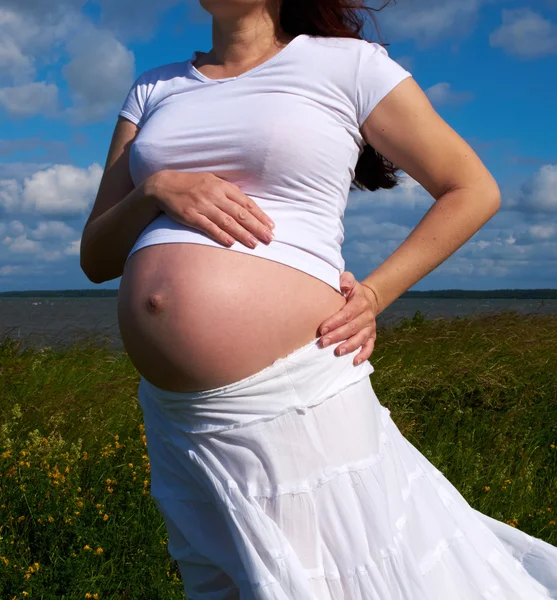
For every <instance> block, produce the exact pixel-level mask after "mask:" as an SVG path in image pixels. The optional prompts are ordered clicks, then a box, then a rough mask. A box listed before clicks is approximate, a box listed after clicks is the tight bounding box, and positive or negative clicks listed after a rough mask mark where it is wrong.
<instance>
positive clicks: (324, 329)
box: [321, 327, 329, 335]
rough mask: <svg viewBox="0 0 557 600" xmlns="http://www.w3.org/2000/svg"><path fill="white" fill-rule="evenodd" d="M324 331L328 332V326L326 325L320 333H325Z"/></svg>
mask: <svg viewBox="0 0 557 600" xmlns="http://www.w3.org/2000/svg"><path fill="white" fill-rule="evenodd" d="M326 333H329V328H328V327H324V328H323V331H322V332H321V335H325V334H326Z"/></svg>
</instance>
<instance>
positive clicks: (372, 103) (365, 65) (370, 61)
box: [356, 40, 412, 127]
mask: <svg viewBox="0 0 557 600" xmlns="http://www.w3.org/2000/svg"><path fill="white" fill-rule="evenodd" d="M407 77H412V74H411V73H410V72H409V71H407V70H406V69H404V68H403V67H402V66H401V65H399V64H398V63H397V62H396V61H394V60H393V59H392V58H391V57H390V56H389V54H388V52H387V50H386V49H385V48H384V47H383V46H381V45H379V44H377V43H375V42H368V41H365V40H362V44H361V53H360V62H359V65H358V76H357V82H356V111H357V118H358V125H359V127H361V126H362V125H363V124H364V122H365V120H366V119H367V118H368V117H369V115H370V114H371V112H372V111H373V109H374V108H375V107H376V106H377V104H379V102H380V101H381V100H382V99H383V98H384V97H385V96H386V95H387V94H388V93H389V92H390V91H391V90H392V89H393V88H394V87H396V86H397V85H398V84H399V83H400V82H401V81H402V80H403V79H406V78H407Z"/></svg>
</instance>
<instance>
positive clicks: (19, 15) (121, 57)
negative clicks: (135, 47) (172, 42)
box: [0, 0, 159, 124]
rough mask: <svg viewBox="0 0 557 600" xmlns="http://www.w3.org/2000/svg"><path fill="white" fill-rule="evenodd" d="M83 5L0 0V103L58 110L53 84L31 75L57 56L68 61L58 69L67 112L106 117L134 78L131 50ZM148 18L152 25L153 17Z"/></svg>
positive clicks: (80, 118)
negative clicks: (0, 0)
mask: <svg viewBox="0 0 557 600" xmlns="http://www.w3.org/2000/svg"><path fill="white" fill-rule="evenodd" d="M82 6H83V3H82V2H76V1H73V0H71V1H66V0H54V1H52V2H46V1H39V0H27V1H26V2H15V0H4V1H3V7H2V8H0V106H3V107H4V108H5V109H6V110H7V111H8V112H9V114H10V115H11V116H13V117H19V118H25V117H31V116H34V115H37V114H45V115H47V116H54V115H55V114H56V113H57V107H58V88H57V86H56V85H55V84H54V83H47V82H43V81H34V79H35V77H36V72H37V68H38V66H39V65H51V64H55V63H59V62H61V61H67V62H66V64H65V65H64V66H63V67H62V74H63V75H64V76H65V77H66V79H67V81H68V86H69V90H70V93H71V97H72V101H73V104H72V106H70V107H68V108H67V110H66V114H67V115H68V116H69V117H70V119H71V120H72V121H73V122H74V124H78V123H85V122H96V121H99V120H101V119H104V118H105V117H106V116H107V115H108V114H110V113H111V112H112V111H114V110H115V109H116V108H118V105H119V104H120V103H121V102H123V99H124V97H125V93H126V92H127V91H128V89H129V87H130V86H131V84H132V82H133V80H134V75H135V59H134V55H133V53H132V52H131V51H130V50H128V49H127V48H125V46H123V45H122V43H121V42H120V41H119V40H118V39H117V37H116V34H115V32H114V31H112V30H110V29H102V28H99V27H98V26H97V25H95V24H94V23H93V22H92V21H91V20H90V19H89V18H87V17H86V15H85V14H83V13H81V12H80V9H81V8H82ZM153 10H154V9H153ZM156 10H159V8H157V9H156ZM127 17H128V18H129V14H128V15H127ZM138 18H139V17H138ZM141 18H144V15H142V16H141ZM122 19H123V22H125V18H124V15H122ZM146 23H147V24H148V27H150V28H152V27H153V23H152V21H149V20H147V21H146ZM68 57H69V60H68Z"/></svg>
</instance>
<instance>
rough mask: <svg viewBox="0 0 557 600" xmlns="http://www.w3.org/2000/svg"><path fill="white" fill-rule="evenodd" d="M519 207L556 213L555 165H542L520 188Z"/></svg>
mask: <svg viewBox="0 0 557 600" xmlns="http://www.w3.org/2000/svg"><path fill="white" fill-rule="evenodd" d="M519 207H520V208H522V209H524V208H527V209H531V210H534V211H541V212H550V213H552V212H557V165H544V166H543V167H542V168H541V169H540V170H539V171H538V172H537V173H535V174H534V175H533V176H532V177H531V178H530V179H529V180H528V181H527V182H526V183H525V184H524V185H523V186H522V188H521V190H520V194H519Z"/></svg>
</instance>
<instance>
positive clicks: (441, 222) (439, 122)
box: [319, 77, 501, 362]
mask: <svg viewBox="0 0 557 600" xmlns="http://www.w3.org/2000/svg"><path fill="white" fill-rule="evenodd" d="M361 132H362V135H363V137H364V139H365V141H366V142H367V143H368V144H370V145H371V146H372V147H373V148H375V150H376V151H377V152H379V154H381V155H383V156H384V157H385V158H386V159H388V160H389V161H391V162H392V163H394V164H395V165H396V166H397V167H400V168H401V169H402V170H403V171H405V172H406V173H407V174H408V175H410V177H412V178H413V179H415V180H416V181H417V182H418V183H420V184H421V185H422V186H423V187H424V188H425V189H426V191H427V192H429V193H430V194H431V196H432V197H433V198H434V199H435V202H434V203H433V205H432V206H431V207H430V209H429V210H428V211H427V213H426V214H425V215H424V217H423V218H422V219H421V220H420V222H419V223H418V225H417V226H416V227H415V228H414V229H413V230H412V232H411V233H410V235H409V236H408V237H407V238H406V239H405V240H404V241H403V242H402V244H401V245H400V246H399V247H398V248H397V249H396V250H395V251H394V252H393V253H392V254H391V255H390V256H389V257H388V258H387V259H386V260H385V261H384V262H383V263H382V264H381V265H379V267H377V268H376V269H375V270H374V271H373V272H372V273H371V274H370V275H369V276H368V277H366V278H365V279H363V280H362V281H361V282H357V281H355V280H354V277H353V275H352V274H351V273H350V272H345V273H343V274H342V276H341V282H343V281H345V280H346V281H347V282H348V286H342V287H343V288H344V287H346V289H350V291H349V292H348V294H347V303H346V305H345V306H344V307H343V308H342V310H340V311H339V312H337V313H335V314H334V315H333V316H332V317H330V318H329V319H327V320H326V321H324V322H323V323H322V324H321V326H320V328H319V331H320V332H321V334H323V329H324V328H327V329H328V331H329V334H328V335H327V337H328V338H329V339H330V343H334V342H338V341H341V340H347V341H346V343H344V344H342V345H340V346H339V347H338V348H337V349H336V352H337V354H339V350H340V349H341V348H345V352H352V351H353V350H355V349H356V348H359V347H360V346H362V351H361V352H360V353H359V354H358V355H357V356H356V357H355V361H354V362H356V361H357V362H362V360H366V359H367V358H369V356H370V355H371V352H372V351H373V343H374V340H375V322H374V320H375V316H376V315H378V314H379V313H380V312H382V311H383V310H385V308H386V307H387V306H389V305H390V304H391V303H392V302H394V301H395V300H396V299H397V298H398V297H399V296H400V295H401V294H403V293H404V292H405V291H406V290H408V289H409V288H411V287H412V286H413V285H414V284H415V283H417V282H418V281H420V279H422V278H423V277H424V276H425V275H427V274H428V273H430V272H431V271H433V270H434V269H435V268H436V267H438V266H439V265H440V264H441V263H443V262H444V261H445V260H446V259H447V258H448V257H449V256H451V255H452V254H453V253H454V252H455V251H456V250H458V248H460V247H461V246H462V245H463V244H464V243H465V242H466V241H467V240H469V239H470V238H471V237H472V236H473V235H474V234H475V233H476V232H477V231H478V230H479V229H481V227H482V226H483V225H484V224H485V223H486V222H487V221H489V219H491V217H493V215H494V214H495V213H496V212H497V211H498V210H499V207H500V205H501V195H500V191H499V187H498V185H497V183H496V181H495V179H494V178H493V176H492V175H491V173H490V172H489V171H488V170H487V168H486V167H485V165H484V164H483V163H482V161H481V160H480V159H479V157H478V156H477V154H476V153H475V152H474V151H473V150H472V148H471V147H470V146H469V145H468V144H467V143H466V141H465V140H464V139H463V138H462V137H460V135H458V134H457V133H456V132H455V131H454V129H452V128H451V127H450V126H449V125H448V124H447V123H446V121H444V120H443V119H442V118H441V117H440V116H439V115H438V114H437V112H436V111H435V110H434V108H433V106H432V105H431V103H430V101H429V99H428V97H427V96H426V94H425V93H424V91H423V90H422V89H421V88H420V86H419V85H418V84H417V83H416V81H415V80H414V79H413V78H411V77H409V78H406V79H404V80H403V81H401V82H400V83H399V84H398V85H397V86H396V87H395V88H394V89H393V90H391V91H390V92H389V93H388V94H387V95H386V96H385V97H384V98H383V99H382V100H381V101H380V102H379V103H378V104H377V106H376V107H375V108H374V109H373V111H372V112H371V114H370V115H369V117H368V118H367V119H366V121H365V122H364V124H363V125H362V128H361ZM371 313H373V323H371V322H370V314H371ZM364 315H367V316H365V317H364ZM364 330H366V331H367V332H368V333H367V334H366V335H363V331H364ZM349 336H351V337H349ZM358 359H361V360H358Z"/></svg>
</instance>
